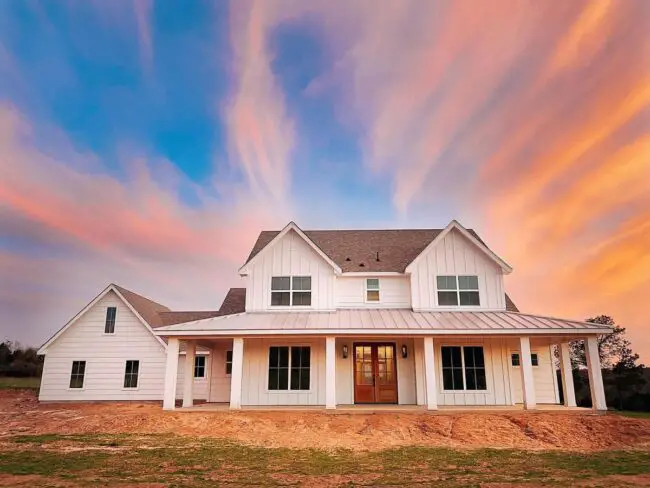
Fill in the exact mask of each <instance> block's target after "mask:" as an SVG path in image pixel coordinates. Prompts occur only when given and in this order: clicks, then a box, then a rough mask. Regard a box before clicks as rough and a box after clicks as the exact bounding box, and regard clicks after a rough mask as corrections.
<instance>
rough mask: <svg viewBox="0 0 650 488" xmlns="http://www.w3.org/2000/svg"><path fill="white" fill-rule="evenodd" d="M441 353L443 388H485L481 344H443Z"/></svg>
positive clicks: (483, 357) (483, 358)
mask: <svg viewBox="0 0 650 488" xmlns="http://www.w3.org/2000/svg"><path fill="white" fill-rule="evenodd" d="M441 354H442V386H443V389H445V390H471V391H473V390H486V389H487V379H486V373H485V356H484V353H483V347H482V346H443V347H442V348H441Z"/></svg>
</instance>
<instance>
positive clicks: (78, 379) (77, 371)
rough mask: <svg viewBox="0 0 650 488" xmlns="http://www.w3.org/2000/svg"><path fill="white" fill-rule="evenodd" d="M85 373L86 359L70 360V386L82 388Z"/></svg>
mask: <svg viewBox="0 0 650 488" xmlns="http://www.w3.org/2000/svg"><path fill="white" fill-rule="evenodd" d="M85 375H86V361H72V372H71V373H70V388H83V387H84V376H85Z"/></svg>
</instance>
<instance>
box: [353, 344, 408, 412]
mask: <svg viewBox="0 0 650 488" xmlns="http://www.w3.org/2000/svg"><path fill="white" fill-rule="evenodd" d="M395 354H396V349H395V344H392V343H374V342H368V343H358V342H357V343H355V344H354V403H397V361H396V357H395Z"/></svg>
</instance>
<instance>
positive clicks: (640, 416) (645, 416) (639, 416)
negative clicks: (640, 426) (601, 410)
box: [610, 410, 650, 419]
mask: <svg viewBox="0 0 650 488" xmlns="http://www.w3.org/2000/svg"><path fill="white" fill-rule="evenodd" d="M610 413H613V414H615V415H622V416H623V417H632V418H635V419H650V412H631V411H628V410H621V411H615V410H612V411H611V412H610Z"/></svg>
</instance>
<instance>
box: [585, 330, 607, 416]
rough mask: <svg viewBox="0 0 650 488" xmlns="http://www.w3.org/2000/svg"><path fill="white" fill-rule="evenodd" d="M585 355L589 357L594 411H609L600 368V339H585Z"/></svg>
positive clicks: (588, 363) (588, 366)
mask: <svg viewBox="0 0 650 488" xmlns="http://www.w3.org/2000/svg"><path fill="white" fill-rule="evenodd" d="M585 355H586V356H587V370H588V372H589V388H590V389H591V404H592V405H593V409H594V410H607V402H606V400H605V387H604V385H603V371H602V369H601V366H600V355H599V354H598V337H596V336H589V337H587V339H585Z"/></svg>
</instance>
